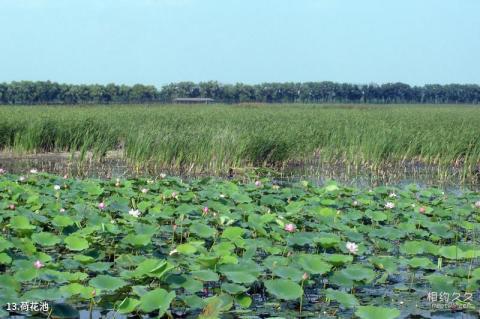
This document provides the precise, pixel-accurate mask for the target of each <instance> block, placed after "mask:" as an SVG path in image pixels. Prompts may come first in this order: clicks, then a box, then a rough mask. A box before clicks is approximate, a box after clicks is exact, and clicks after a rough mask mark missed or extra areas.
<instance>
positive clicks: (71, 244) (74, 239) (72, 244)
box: [64, 235, 90, 251]
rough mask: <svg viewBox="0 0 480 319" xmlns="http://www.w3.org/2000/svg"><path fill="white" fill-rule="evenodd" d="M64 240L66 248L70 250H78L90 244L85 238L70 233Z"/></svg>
mask: <svg viewBox="0 0 480 319" xmlns="http://www.w3.org/2000/svg"><path fill="white" fill-rule="evenodd" d="M64 242H65V244H66V246H67V248H68V249H70V250H72V251H80V250H85V249H87V248H88V247H90V245H89V244H88V241H87V240H86V239H85V238H82V237H79V236H77V235H70V236H68V237H66V238H65V239H64Z"/></svg>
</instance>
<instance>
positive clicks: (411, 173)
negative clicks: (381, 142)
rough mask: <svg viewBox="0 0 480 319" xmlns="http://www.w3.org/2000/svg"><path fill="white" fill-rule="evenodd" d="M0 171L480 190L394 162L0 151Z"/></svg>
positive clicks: (448, 175) (445, 174)
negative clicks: (145, 158) (158, 159)
mask: <svg viewBox="0 0 480 319" xmlns="http://www.w3.org/2000/svg"><path fill="white" fill-rule="evenodd" d="M0 167H2V168H4V169H7V170H8V171H9V172H11V173H18V174H21V173H26V172H28V171H29V170H30V169H31V168H36V169H38V170H39V171H45V172H49V173H55V174H61V175H65V174H68V175H69V176H71V177H81V178H85V177H93V178H107V179H110V178H117V177H139V176H149V177H156V176H157V177H158V176H159V175H160V174H162V173H166V174H168V175H172V176H182V177H184V178H186V179H189V178H195V177H205V176H219V177H228V176H231V175H232V174H233V175H238V176H242V175H245V173H256V174H258V173H260V174H266V175H269V176H270V177H271V178H272V179H275V180H277V181H279V182H294V181H298V180H302V179H305V180H309V181H312V182H313V183H316V184H319V185H321V184H324V183H325V182H326V181H328V180H332V179H333V180H336V181H338V182H339V183H341V184H343V185H347V186H357V187H374V186H379V185H386V186H400V187H401V186H404V185H408V184H412V183H414V184H417V185H419V186H421V187H427V186H438V187H441V188H443V189H446V190H450V191H462V190H464V189H470V190H480V175H477V176H473V177H470V178H469V179H463V178H462V173H463V171H462V168H461V167H452V168H448V169H445V168H441V167H438V166H434V165H425V164H421V163H397V164H389V165H383V166H381V167H378V166H373V165H357V166H354V165H349V164H345V163H334V164H331V163H322V162H320V161H318V160H312V161H303V162H299V163H290V164H287V165H285V166H284V167H282V168H281V169H275V170H273V169H263V170H262V169H260V170H255V169H254V168H250V169H245V168H242V169H232V170H224V171H218V170H217V171H205V170H203V171H202V170H199V169H193V168H192V167H189V168H186V169H172V168H171V167H163V166H160V165H157V164H155V163H149V164H148V165H143V166H135V165H132V164H129V163H127V161H125V160H124V159H122V157H121V156H119V155H118V154H114V155H112V156H107V157H106V158H104V159H102V160H94V159H92V158H91V157H88V156H87V159H86V160H83V161H78V160H76V158H75V157H73V156H72V155H71V154H69V153H48V154H36V155H23V156H22V155H12V154H5V153H0Z"/></svg>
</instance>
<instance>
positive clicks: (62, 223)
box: [52, 215, 75, 227]
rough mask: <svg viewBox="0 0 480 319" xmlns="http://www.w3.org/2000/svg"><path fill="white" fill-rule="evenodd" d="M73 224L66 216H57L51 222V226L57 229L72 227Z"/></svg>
mask: <svg viewBox="0 0 480 319" xmlns="http://www.w3.org/2000/svg"><path fill="white" fill-rule="evenodd" d="M74 223H75V222H74V221H73V219H71V218H70V217H68V216H63V215H57V216H55V218H53V220H52V224H53V225H54V226H57V227H67V226H72V225H73V224H74Z"/></svg>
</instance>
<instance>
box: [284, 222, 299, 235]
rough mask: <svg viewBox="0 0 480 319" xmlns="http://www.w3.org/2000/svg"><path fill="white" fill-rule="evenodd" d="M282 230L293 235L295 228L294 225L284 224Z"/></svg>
mask: <svg viewBox="0 0 480 319" xmlns="http://www.w3.org/2000/svg"><path fill="white" fill-rule="evenodd" d="M284 229H285V230H286V231H288V232H289V233H293V232H294V231H295V230H296V229H297V226H295V224H286V225H285V227H284Z"/></svg>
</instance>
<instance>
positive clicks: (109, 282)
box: [89, 275, 127, 291]
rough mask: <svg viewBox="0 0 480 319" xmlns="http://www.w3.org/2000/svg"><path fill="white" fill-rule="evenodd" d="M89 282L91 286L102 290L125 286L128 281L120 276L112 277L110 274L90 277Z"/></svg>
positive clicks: (113, 289)
mask: <svg viewBox="0 0 480 319" xmlns="http://www.w3.org/2000/svg"><path fill="white" fill-rule="evenodd" d="M89 284H90V286H92V287H95V288H97V289H99V290H101V291H103V290H105V291H115V290H117V289H120V288H122V287H124V286H125V285H126V284H127V282H125V280H123V279H121V278H118V277H112V276H109V275H98V276H97V277H95V278H92V279H90V281H89Z"/></svg>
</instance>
